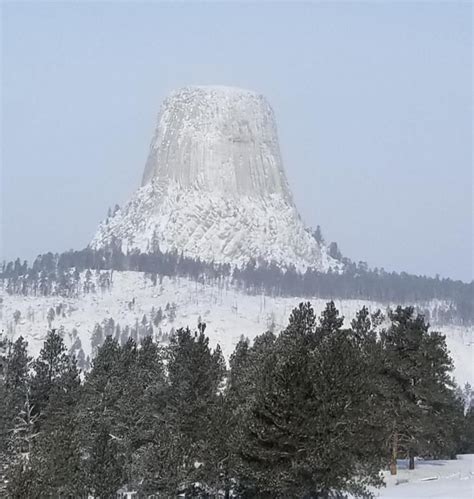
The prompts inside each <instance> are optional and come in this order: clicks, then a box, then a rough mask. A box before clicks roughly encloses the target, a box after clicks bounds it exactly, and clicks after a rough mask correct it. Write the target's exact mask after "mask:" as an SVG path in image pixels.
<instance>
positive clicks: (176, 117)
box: [91, 86, 338, 270]
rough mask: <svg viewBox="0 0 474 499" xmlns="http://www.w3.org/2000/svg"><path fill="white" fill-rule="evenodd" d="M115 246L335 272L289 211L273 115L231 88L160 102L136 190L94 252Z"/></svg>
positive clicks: (182, 93) (261, 101) (254, 97)
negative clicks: (156, 119)
mask: <svg viewBox="0 0 474 499" xmlns="http://www.w3.org/2000/svg"><path fill="white" fill-rule="evenodd" d="M112 240H116V241H117V240H119V241H121V244H122V249H123V251H128V250H133V249H139V250H141V251H143V252H145V251H151V250H153V249H156V247H159V248H160V249H161V250H163V251H172V250H176V251H178V252H179V253H181V252H183V254H185V255H186V256H190V257H193V258H198V257H199V258H200V259H202V260H208V261H215V262H222V263H232V264H242V263H245V262H247V261H248V260H249V259H250V258H255V259H259V258H261V259H264V260H266V261H274V262H276V263H277V264H278V265H280V266H288V265H295V266H296V267H297V268H298V269H300V270H303V269H305V268H306V267H314V268H317V269H320V270H328V269H329V268H330V267H337V265H338V264H337V262H336V261H335V260H333V259H332V258H331V257H329V255H328V253H327V249H326V247H324V246H322V245H320V244H318V242H317V241H316V240H315V239H314V237H313V236H312V235H311V233H310V231H309V230H307V229H306V228H305V226H304V224H303V222H302V221H301V218H300V216H299V214H298V211H297V209H296V207H295V205H294V202H293V199H292V195H291V192H290V190H289V187H288V182H287V180H286V177H285V173H284V170H283V164H282V159H281V155H280V148H279V144H278V136H277V130H276V123H275V117H274V114H273V111H272V109H271V107H270V105H269V104H268V102H267V101H266V100H265V98H264V97H263V96H261V95H258V94H256V93H254V92H251V91H248V90H242V89H236V88H230V87H219V86H211V87H187V88H183V89H181V90H179V91H176V92H174V93H172V94H171V95H170V96H169V97H168V98H167V99H166V100H165V101H164V103H163V105H162V109H161V112H160V115H159V119H158V125H157V127H156V130H155V134H154V137H153V140H152V142H151V146H150V152H149V156H148V159H147V162H146V166H145V171H144V174H143V181H142V186H141V187H140V189H138V191H137V192H136V193H135V194H134V195H133V197H132V199H131V200H130V202H129V203H128V204H127V205H126V206H125V207H124V208H123V209H121V210H119V211H118V212H116V213H115V214H114V215H113V217H111V218H109V219H108V220H106V221H105V222H103V223H102V224H101V225H100V227H99V229H98V231H97V233H96V235H95V236H94V238H93V240H92V242H91V247H92V248H95V249H97V248H101V247H103V246H105V245H107V244H109V243H111V242H112Z"/></svg>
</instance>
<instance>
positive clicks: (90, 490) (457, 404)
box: [0, 302, 474, 499]
mask: <svg viewBox="0 0 474 499" xmlns="http://www.w3.org/2000/svg"><path fill="white" fill-rule="evenodd" d="M384 319H385V318H384V317H382V315H381V313H380V312H378V313H375V314H369V312H368V310H367V309H366V308H362V309H361V310H360V311H359V312H358V314H357V316H356V318H355V319H354V320H353V321H352V323H351V324H350V325H348V326H347V327H345V325H344V323H343V318H342V317H341V316H340V314H339V312H338V310H337V309H336V307H335V305H334V303H333V302H329V303H328V304H327V306H326V308H325V310H324V311H323V312H322V314H321V316H320V317H316V315H315V313H314V310H313V308H312V306H311V304H310V303H309V302H307V303H301V304H300V305H299V306H298V307H297V308H295V309H294V310H293V312H292V313H291V315H290V317H289V320H288V325H287V326H286V328H285V329H284V330H283V331H281V332H279V333H278V334H275V333H273V332H264V333H263V334H261V335H260V336H258V337H257V338H256V339H255V340H254V341H253V343H250V342H249V341H248V340H247V339H245V337H244V336H242V337H241V339H240V341H239V342H238V343H237V344H236V346H235V349H234V352H233V354H232V356H231V357H230V359H229V362H228V363H226V362H225V360H224V358H223V355H222V352H221V350H220V347H219V346H218V345H217V346H216V347H215V348H211V346H210V345H209V340H208V338H207V336H206V325H205V324H204V323H199V325H198V328H197V330H196V331H192V330H190V329H189V328H186V329H178V330H177V331H175V332H174V334H173V335H172V336H171V338H170V340H169V343H167V344H166V346H163V345H162V344H159V343H156V342H155V341H154V340H153V339H152V338H151V337H147V336H145V337H144V338H142V339H141V341H140V342H139V344H137V342H136V341H135V339H133V338H129V339H128V340H127V341H125V342H119V341H118V340H117V338H115V337H113V336H112V335H108V336H106V338H105V341H104V342H103V343H102V344H101V345H100V346H98V348H97V353H96V355H95V357H94V358H93V359H92V362H91V366H90V369H89V370H88V371H87V372H81V370H80V369H79V368H78V364H77V360H76V358H75V356H74V355H73V354H71V353H69V352H68V350H67V349H66V347H65V344H64V341H63V338H62V335H61V333H60V332H59V331H56V330H51V331H49V332H48V335H47V338H46V341H45V342H44V345H43V348H42V350H41V351H40V353H39V355H38V357H37V358H35V359H33V358H31V357H30V356H29V355H28V349H27V344H26V342H25V341H24V339H23V338H21V337H20V338H18V339H17V340H16V341H15V342H6V341H4V342H3V343H2V344H1V345H0V401H1V405H0V411H1V412H0V453H1V455H0V461H1V464H2V468H1V469H0V474H3V475H4V482H3V483H2V484H1V485H0V487H3V493H4V495H6V496H7V497H11V498H19V499H20V498H21V499H24V498H40V497H88V496H92V497H96V498H101V499H104V498H111V497H119V494H120V493H123V492H124V491H135V492H136V493H137V494H138V497H154V498H162V497H163V498H173V497H178V496H179V497H187V498H191V497H196V498H198V497H200V498H217V497H222V498H230V497H238V498H242V499H243V498H255V499H256V498H262V499H277V498H295V499H296V498H308V499H309V498H314V499H316V498H330V497H331V498H338V497H340V498H343V497H345V496H346V494H352V495H353V496H354V497H371V496H372V493H373V492H371V491H373V490H374V487H375V488H376V487H379V486H381V485H382V481H381V477H380V471H381V470H383V469H390V470H391V472H392V473H396V472H397V470H396V466H397V461H396V460H397V458H398V459H408V460H410V463H411V465H412V466H415V463H416V460H415V458H417V457H418V458H419V457H424V458H428V457H429V458H453V457H455V455H456V453H461V452H474V418H473V413H474V405H473V403H472V391H471V389H470V387H468V386H467V387H466V388H465V390H464V392H462V391H461V390H459V389H456V387H455V386H453V383H452V381H451V376H450V372H451V369H452V361H451V359H450V357H449V355H448V353H447V349H446V344H445V340H444V337H443V336H442V335H441V334H439V333H436V332H433V331H431V330H430V329H429V327H428V325H427V323H426V322H425V319H424V318H423V317H422V316H420V315H417V314H416V313H415V311H414V309H413V308H411V307H406V308H402V307H398V308H396V309H395V310H394V311H393V312H391V313H390V316H389V318H388V319H389V321H388V323H387V322H386V321H384ZM384 324H386V325H384ZM243 333H245V332H243ZM1 494H2V491H0V495H1Z"/></svg>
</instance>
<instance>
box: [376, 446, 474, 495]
mask: <svg viewBox="0 0 474 499" xmlns="http://www.w3.org/2000/svg"><path fill="white" fill-rule="evenodd" d="M384 478H385V483H386V488H382V489H379V490H374V493H375V497H380V498H382V499H428V498H430V499H435V498H436V499H472V498H473V497H474V455H473V454H463V455H460V456H458V457H457V459H452V460H437V461H429V460H428V461H423V460H418V461H417V463H416V468H415V469H414V470H408V469H407V463H406V462H404V461H400V462H399V471H398V474H397V476H393V477H392V476H390V475H389V474H388V472H384Z"/></svg>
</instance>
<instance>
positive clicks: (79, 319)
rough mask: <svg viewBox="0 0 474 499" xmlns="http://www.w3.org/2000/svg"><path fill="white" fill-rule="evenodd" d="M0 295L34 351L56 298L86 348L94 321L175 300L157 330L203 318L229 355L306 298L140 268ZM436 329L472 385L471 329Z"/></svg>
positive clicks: (58, 321) (345, 303) (346, 311)
mask: <svg viewBox="0 0 474 499" xmlns="http://www.w3.org/2000/svg"><path fill="white" fill-rule="evenodd" d="M93 279H96V276H94V277H93ZM97 288H98V286H97ZM0 297H1V298H2V299H3V300H2V303H1V304H0V324H1V329H2V330H3V331H4V332H5V333H7V334H9V335H11V336H12V337H17V336H19V335H23V336H24V337H26V339H27V340H28V342H29V343H30V348H31V351H32V353H33V354H35V355H36V354H37V353H38V352H39V349H40V348H41V345H42V342H43V339H44V337H45V335H46V332H47V330H48V319H47V315H48V310H49V309H50V308H51V307H53V308H54V307H56V306H57V305H59V304H63V307H62V308H63V310H64V314H61V317H59V318H58V317H56V318H55V319H54V320H53V322H52V327H55V328H59V327H60V326H63V327H64V329H65V331H66V341H67V342H68V341H71V338H70V337H69V334H70V333H71V331H72V329H73V328H75V329H76V330H77V332H78V336H79V338H80V340H81V343H82V348H83V350H84V352H85V354H86V355H88V354H90V353H91V346H90V337H91V333H92V330H93V328H94V325H95V324H96V323H98V322H99V323H100V322H102V321H103V320H105V319H109V318H110V317H113V319H114V320H115V321H116V322H118V323H119V324H120V326H121V327H122V328H123V327H125V326H127V325H128V326H130V327H133V326H135V324H136V322H137V320H138V321H139V322H140V321H141V320H142V318H143V315H147V317H148V318H149V317H150V313H151V310H152V308H154V309H155V310H157V309H158V308H160V307H161V308H162V309H163V310H164V309H165V307H166V305H167V304H168V303H169V304H172V303H175V304H176V305H177V308H176V318H175V319H174V320H173V321H171V320H169V318H165V319H164V320H163V321H162V322H161V323H160V325H159V328H161V330H162V332H163V333H165V332H169V331H170V330H171V328H175V329H177V328H179V327H185V326H189V327H190V328H195V327H196V326H197V323H198V320H200V319H201V320H202V321H204V322H206V324H207V329H206V334H207V335H208V336H209V338H210V341H211V344H212V345H216V344H217V343H219V344H220V346H221V348H222V350H223V352H224V355H225V356H226V357H227V358H228V357H229V355H230V354H231V353H232V351H233V349H234V346H235V344H236V343H237V342H238V340H239V338H240V336H241V335H244V336H246V337H248V338H250V339H252V338H254V337H255V336H257V335H258V334H261V333H263V332H265V331H266V330H268V329H269V328H271V327H274V328H275V331H279V330H281V329H283V328H284V327H285V326H286V324H287V321H288V316H289V314H290V313H291V311H292V309H293V308H294V307H296V306H297V305H298V303H300V302H301V301H306V300H307V299H304V298H299V297H294V298H281V297H271V296H263V295H258V296H255V295H248V294H245V293H243V292H240V291H239V290H237V289H235V288H234V287H232V286H230V285H229V284H228V283H224V284H222V286H216V285H205V284H199V283H197V282H195V281H191V280H188V279H184V278H176V279H168V278H164V279H163V281H162V283H161V284H160V283H159V282H158V283H157V285H156V286H153V284H152V283H151V282H150V280H149V279H148V278H145V276H144V274H143V273H140V272H113V276H112V286H111V287H110V289H109V290H106V291H104V292H102V291H100V290H99V291H97V292H96V293H88V294H84V295H82V296H80V297H79V298H62V297H60V296H49V297H34V296H26V297H24V296H18V295H14V296H11V295H8V294H7V293H6V292H4V291H3V290H2V289H0ZM310 301H311V303H312V304H313V307H314V309H315V311H316V312H317V313H318V314H319V312H321V311H322V310H323V308H324V306H325V304H326V300H322V299H310ZM132 302H133V303H132ZM335 303H336V306H337V307H338V309H339V311H340V312H341V314H342V315H343V316H344V317H345V319H346V324H349V321H350V320H351V319H352V318H353V317H354V316H355V313H356V312H357V311H358V310H360V308H362V306H364V305H365V306H367V307H368V308H369V310H371V311H375V310H376V309H378V308H380V309H382V311H385V310H386V308H387V304H379V303H376V302H368V301H364V300H336V301H335ZM395 305H397V304H393V306H395ZM424 306H427V305H426V304H425V305H424ZM428 308H429V305H428ZM17 310H18V311H19V312H20V318H19V320H18V323H17V324H15V321H14V319H13V317H14V313H15V311H17ZM165 315H166V314H165ZM433 329H436V330H439V331H442V332H443V333H444V334H446V338H447V344H448V348H449V350H450V352H451V355H452V357H453V360H454V363H455V377H456V381H457V383H458V384H460V385H463V384H464V383H465V382H466V381H469V382H470V383H471V384H474V358H473V355H474V334H473V333H474V328H472V327H470V328H464V327H459V326H436V327H433ZM154 332H155V333H157V332H158V328H154Z"/></svg>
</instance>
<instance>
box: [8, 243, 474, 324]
mask: <svg viewBox="0 0 474 499" xmlns="http://www.w3.org/2000/svg"><path fill="white" fill-rule="evenodd" d="M315 237H316V236H315ZM332 245H333V246H331V247H332V248H333V247H334V245H335V247H336V249H335V250H334V248H333V250H332V251H333V252H336V253H335V256H336V257H337V258H339V259H340V261H341V265H342V269H341V271H340V272H332V271H329V272H318V271H317V270H314V269H310V268H309V269H307V270H306V271H305V272H304V273H301V272H298V271H297V270H296V269H295V268H294V267H289V268H281V267H279V266H278V265H276V264H275V263H272V262H265V261H255V260H252V261H249V262H248V263H247V264H246V265H244V266H242V267H231V265H229V264H216V263H213V262H204V261H201V260H199V259H197V260H195V259H192V258H188V257H185V256H183V255H182V254H181V255H180V254H178V253H176V252H171V253H164V252H161V251H160V250H159V248H157V249H156V250H155V251H154V252H152V253H140V252H139V251H133V252H129V253H127V254H124V253H123V252H122V250H121V243H120V241H117V242H115V244H112V245H110V246H109V247H108V248H106V249H102V250H92V249H90V248H86V249H84V250H80V251H72V250H71V251H68V252H65V253H61V254H53V253H46V254H44V255H40V256H38V257H37V258H36V260H35V261H34V262H33V264H32V265H28V263H27V262H26V261H24V262H21V261H20V259H17V260H16V261H12V262H8V263H7V262H4V263H3V265H2V266H1V268H0V285H1V286H2V287H3V289H4V290H5V291H6V292H7V293H9V294H18V295H24V296H49V295H60V296H65V297H72V296H78V295H79V294H81V293H88V292H95V291H98V289H96V288H100V289H102V290H105V289H107V288H108V287H110V286H111V283H112V280H113V277H112V275H113V271H126V270H131V271H139V272H144V273H145V274H146V276H147V277H148V278H149V279H150V280H151V282H152V283H153V284H156V283H157V282H158V281H160V282H161V281H162V279H163V277H185V278H188V279H192V280H195V281H198V282H202V283H208V284H218V285H222V284H223V283H229V284H232V285H233V286H236V287H237V288H239V289H241V290H242V291H244V292H246V293H250V294H261V293H265V294H266V295H270V296H302V297H307V298H323V299H327V300H335V299H365V300H372V301H377V302H379V303H407V304H414V303H420V302H428V301H430V300H445V301H446V302H448V303H449V307H448V308H445V309H440V310H438V311H437V316H436V317H434V318H431V317H427V320H431V319H435V321H436V322H438V323H446V324H450V323H451V324H460V325H471V324H474V301H473V300H472V297H473V296H474V282H470V283H464V282H461V281H453V280H451V279H445V278H443V279H441V278H439V277H438V276H437V277H435V278H432V277H425V276H415V275H410V274H407V273H405V272H401V273H396V272H386V271H385V270H383V269H369V267H368V266H367V264H366V263H365V262H359V263H358V264H356V263H354V262H352V261H351V260H349V259H348V258H344V257H342V255H341V254H340V251H339V249H338V248H337V245H336V244H335V243H332ZM92 271H96V272H98V271H109V272H103V273H102V274H101V275H100V279H99V282H98V283H97V285H94V284H93V283H92V281H91V276H92ZM81 273H85V281H84V282H83V281H82V280H81ZM424 314H425V315H426V314H427V311H424Z"/></svg>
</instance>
